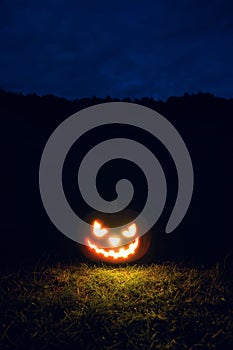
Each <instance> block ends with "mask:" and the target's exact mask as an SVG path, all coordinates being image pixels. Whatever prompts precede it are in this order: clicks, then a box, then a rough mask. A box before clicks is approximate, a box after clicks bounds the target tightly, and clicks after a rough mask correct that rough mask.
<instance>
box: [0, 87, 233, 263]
mask: <svg viewBox="0 0 233 350" xmlns="http://www.w3.org/2000/svg"><path fill="white" fill-rule="evenodd" d="M117 101H123V102H132V103H137V104H141V105H143V106H146V107H149V108H151V109H154V110H156V111H157V112H159V113H161V114H162V115H163V116H165V117H166V118H167V119H168V120H169V121H170V122H171V123H173V125H174V126H175V127H176V128H177V130H178V131H179V132H180V134H181V136H182V137H183V139H184V141H185V143H186V145H187V147H188V149H189V152H190V155H191V158H192V161H193V167H194V176H195V187H194V194H193V200H192V203H191V206H190V209H189V210H188V213H187V215H186V217H185V219H184V221H183V222H182V224H181V225H180V227H179V229H177V231H176V232H175V233H174V234H173V235H172V236H169V235H168V236H166V235H164V233H162V232H161V233H160V232H155V234H154V237H155V238H154V243H153V244H152V245H153V247H152V248H151V249H152V250H151V252H149V254H148V261H153V260H154V261H157V260H159V259H170V258H172V259H173V258H174V259H183V258H185V259H187V260H189V259H191V260H192V259H193V260H195V261H196V260H197V261H203V260H205V261H207V262H208V261H211V260H212V259H216V258H218V257H220V256H224V255H226V254H229V253H231V252H232V243H233V239H232V235H231V207H232V193H231V190H232V175H233V174H232V165H231V164H232V129H231V126H232V118H233V98H232V99H224V98H218V97H215V96H213V95H212V94H209V93H201V92H200V93H198V94H187V93H186V94H184V96H182V97H169V98H168V99H167V100H166V101H156V100H154V99H153V98H149V97H142V98H140V99H136V98H135V99H132V98H130V97H127V98H122V99H117V98H111V97H109V96H107V97H106V98H98V97H95V96H93V97H91V98H77V99H74V100H67V99H65V98H60V97H56V96H53V95H44V96H38V95H36V94H28V95H23V94H22V93H16V92H9V91H4V90H2V89H0V116H1V125H2V128H1V129H2V137H1V139H2V158H1V182H2V185H3V191H2V201H1V202H2V208H1V210H2V220H1V246H2V247H3V254H1V260H2V261H1V264H2V266H6V265H7V266H10V265H11V264H18V263H19V262H22V261H24V262H25V261H32V260H33V261H34V260H38V259H40V258H41V257H44V256H47V255H48V256H50V257H51V259H52V260H53V261H60V260H62V259H63V260H65V261H69V260H70V259H77V260H78V261H80V260H82V259H83V257H82V254H81V252H80V250H79V247H78V245H77V244H76V243H74V242H71V241H69V240H68V239H67V238H66V237H64V236H63V235H62V234H61V233H59V232H58V231H57V229H56V228H55V227H54V226H53V224H52V223H50V221H49V219H48V217H47V214H46V213H45V211H44V209H43V205H42V202H41V200H40V194H39V186H38V171H39V163H40V157H41V154H42V151H43V148H44V146H45V143H46V141H47V140H48V138H49V136H50V135H51V133H52V132H53V130H54V129H55V128H56V127H57V126H58V125H59V124H60V123H61V122H62V121H63V120H64V119H66V118H67V117H69V116H70V115H72V114H73V113H75V112H77V111H79V110H82V109H84V108H87V107H89V106H93V105H96V104H99V103H106V102H117ZM156 147H157V145H156ZM158 148H159V146H158ZM165 163H166V162H165ZM171 174H172V175H171V176H170V177H171V179H170V180H171V181H172V177H173V173H171ZM161 231H162V230H161ZM158 247H159V248H158Z"/></svg>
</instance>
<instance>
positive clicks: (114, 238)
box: [109, 237, 120, 246]
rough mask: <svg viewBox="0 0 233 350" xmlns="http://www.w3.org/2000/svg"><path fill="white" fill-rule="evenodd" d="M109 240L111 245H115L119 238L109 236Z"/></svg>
mask: <svg viewBox="0 0 233 350" xmlns="http://www.w3.org/2000/svg"><path fill="white" fill-rule="evenodd" d="M109 241H110V243H111V245H113V246H115V245H117V244H118V243H119V242H120V238H117V237H110V238H109Z"/></svg>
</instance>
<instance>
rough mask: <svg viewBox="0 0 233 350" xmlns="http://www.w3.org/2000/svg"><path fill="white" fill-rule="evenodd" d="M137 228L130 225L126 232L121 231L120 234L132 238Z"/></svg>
mask: <svg viewBox="0 0 233 350" xmlns="http://www.w3.org/2000/svg"><path fill="white" fill-rule="evenodd" d="M136 231H137V226H136V225H135V224H133V225H131V226H130V227H129V228H128V230H127V231H123V232H122V234H123V235H124V236H125V237H133V236H134V235H135V234H136Z"/></svg>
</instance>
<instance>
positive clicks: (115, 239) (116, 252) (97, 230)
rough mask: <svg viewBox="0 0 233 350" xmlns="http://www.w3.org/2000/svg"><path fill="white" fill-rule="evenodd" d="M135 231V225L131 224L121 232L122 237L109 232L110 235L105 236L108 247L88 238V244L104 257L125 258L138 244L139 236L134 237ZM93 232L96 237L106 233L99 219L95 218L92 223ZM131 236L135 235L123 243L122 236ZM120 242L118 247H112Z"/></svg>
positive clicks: (131, 253) (133, 251)
mask: <svg viewBox="0 0 233 350" xmlns="http://www.w3.org/2000/svg"><path fill="white" fill-rule="evenodd" d="M136 232H137V227H136V225H135V224H132V225H131V226H130V227H129V228H128V230H125V231H123V232H122V237H121V236H120V235H116V234H110V236H109V237H108V238H107V239H108V242H109V244H110V245H111V248H110V249H106V248H100V247H98V246H97V245H96V244H94V243H92V242H91V241H90V240H88V246H89V247H90V248H91V249H93V251H94V252H95V253H96V254H99V255H102V256H103V257H104V258H113V259H121V258H123V259H127V258H128V257H129V255H133V254H134V253H135V251H136V249H137V247H138V245H139V238H138V237H135V235H136ZM93 234H94V235H95V236H96V237H98V238H100V237H104V236H106V235H107V234H108V230H107V229H106V228H103V227H102V224H101V223H100V222H99V221H97V220H95V221H94V224H93ZM133 237H135V239H134V240H133V241H132V242H131V243H129V244H127V245H125V240H124V238H131V239H132V238H133ZM121 243H123V244H122V245H123V246H122V245H121V246H120V247H119V248H114V247H116V246H119V244H121Z"/></svg>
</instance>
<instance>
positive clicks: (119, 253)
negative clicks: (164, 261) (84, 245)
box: [88, 238, 139, 259]
mask: <svg viewBox="0 0 233 350" xmlns="http://www.w3.org/2000/svg"><path fill="white" fill-rule="evenodd" d="M138 244H139V238H136V239H135V240H134V241H133V242H132V243H130V244H128V245H127V246H124V248H119V249H104V248H98V247H97V246H96V245H95V244H93V243H91V242H90V241H88V245H89V247H90V248H91V249H93V250H94V251H95V252H96V254H100V255H103V256H104V257H105V258H109V257H111V258H113V259H119V258H124V259H127V258H128V256H129V255H133V254H135V250H136V249H137V247H138Z"/></svg>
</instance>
